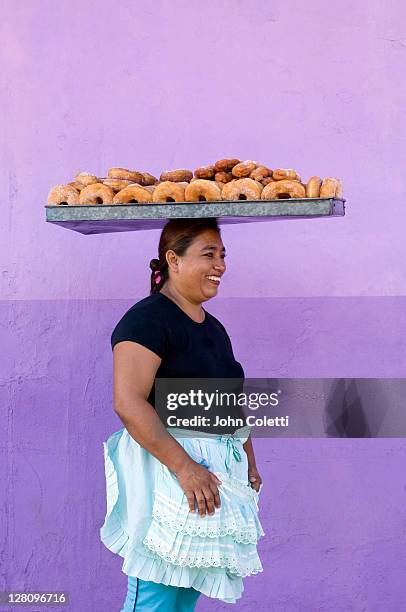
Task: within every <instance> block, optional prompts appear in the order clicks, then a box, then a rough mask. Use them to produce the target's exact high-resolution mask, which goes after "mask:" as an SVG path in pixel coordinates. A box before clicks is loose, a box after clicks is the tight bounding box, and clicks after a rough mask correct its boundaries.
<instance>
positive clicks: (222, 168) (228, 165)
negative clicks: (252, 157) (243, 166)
mask: <svg viewBox="0 0 406 612" xmlns="http://www.w3.org/2000/svg"><path fill="white" fill-rule="evenodd" d="M239 163H240V160H239V159H219V161H216V163H215V164H214V169H215V171H216V172H231V170H232V169H233V168H234V166H236V165H237V164H239Z"/></svg>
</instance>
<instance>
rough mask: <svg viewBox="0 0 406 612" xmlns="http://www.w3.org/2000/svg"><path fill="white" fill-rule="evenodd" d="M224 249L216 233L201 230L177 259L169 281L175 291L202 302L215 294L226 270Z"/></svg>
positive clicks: (210, 230)
mask: <svg viewBox="0 0 406 612" xmlns="http://www.w3.org/2000/svg"><path fill="white" fill-rule="evenodd" d="M224 258H225V248H224V245H223V242H222V240H221V238H220V236H219V234H218V233H217V232H216V231H215V230H212V229H207V230H204V232H202V233H201V234H199V235H198V236H197V237H196V238H195V239H194V241H193V242H192V244H191V245H190V246H189V247H188V248H187V249H186V252H185V254H184V255H183V256H181V257H177V268H176V273H175V274H174V275H173V276H172V279H173V281H174V283H175V285H176V288H177V289H178V290H179V291H180V292H181V293H182V294H183V295H185V296H186V297H188V298H189V299H192V300H193V301H196V302H203V301H205V300H209V299H210V298H212V297H214V296H215V295H217V291H218V288H219V285H220V282H221V280H220V279H221V277H222V275H223V274H224V272H225V270H226V264H225V260H224Z"/></svg>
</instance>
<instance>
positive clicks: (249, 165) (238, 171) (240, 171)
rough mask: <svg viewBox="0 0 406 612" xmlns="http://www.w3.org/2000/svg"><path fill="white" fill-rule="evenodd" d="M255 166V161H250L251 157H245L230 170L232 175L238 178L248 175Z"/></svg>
mask: <svg viewBox="0 0 406 612" xmlns="http://www.w3.org/2000/svg"><path fill="white" fill-rule="evenodd" d="M256 167H257V164H256V162H254V161H252V160H251V159H246V160H245V161H243V162H241V163H239V164H236V165H235V166H234V167H233V169H232V170H231V172H232V173H233V174H234V176H236V177H237V178H239V179H240V178H245V177H247V176H249V175H250V174H251V172H252V171H253V170H255V168H256Z"/></svg>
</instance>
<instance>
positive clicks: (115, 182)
mask: <svg viewBox="0 0 406 612" xmlns="http://www.w3.org/2000/svg"><path fill="white" fill-rule="evenodd" d="M133 184H134V181H129V180H126V179H112V178H105V179H103V185H107V187H110V189H112V190H113V191H116V192H117V191H121V189H125V188H126V187H128V186H129V185H133Z"/></svg>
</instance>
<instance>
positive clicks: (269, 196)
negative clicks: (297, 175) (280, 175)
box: [261, 179, 306, 200]
mask: <svg viewBox="0 0 406 612" xmlns="http://www.w3.org/2000/svg"><path fill="white" fill-rule="evenodd" d="M305 197H306V190H305V188H304V187H303V185H301V184H300V183H298V181H289V180H287V179H285V180H281V181H274V182H273V183H269V184H268V185H266V187H264V190H263V192H262V195H261V198H262V199H263V200H278V199H288V198H305Z"/></svg>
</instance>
